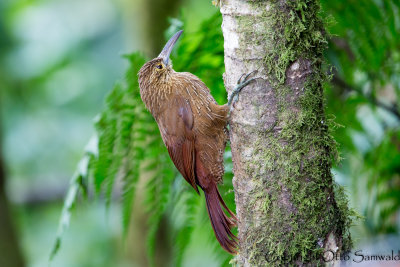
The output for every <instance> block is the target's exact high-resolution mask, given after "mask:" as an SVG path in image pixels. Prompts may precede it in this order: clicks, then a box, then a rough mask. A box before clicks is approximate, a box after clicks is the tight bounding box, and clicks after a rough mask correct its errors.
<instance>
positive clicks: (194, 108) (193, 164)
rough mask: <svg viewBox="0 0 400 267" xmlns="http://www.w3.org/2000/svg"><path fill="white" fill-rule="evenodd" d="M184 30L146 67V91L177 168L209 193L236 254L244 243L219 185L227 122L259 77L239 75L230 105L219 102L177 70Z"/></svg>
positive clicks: (226, 242) (220, 231) (218, 230)
mask: <svg viewBox="0 0 400 267" xmlns="http://www.w3.org/2000/svg"><path fill="white" fill-rule="evenodd" d="M181 34H182V31H179V32H177V33H176V34H175V35H174V36H173V37H172V38H171V39H170V40H169V41H168V42H167V44H166V45H165V47H164V49H163V50H162V52H161V53H160V55H159V56H158V57H156V58H154V59H152V60H150V61H149V62H147V63H146V64H144V65H143V67H142V68H141V69H140V71H139V87H140V95H141V98H142V100H143V102H144V103H145V105H146V108H147V109H148V110H149V111H150V112H151V114H152V115H153V117H154V119H155V120H156V121H157V124H158V128H159V129H160V133H161V137H162V140H163V141H164V144H165V146H166V147H167V149H168V153H169V155H170V157H171V159H172V161H173V162H174V164H175V166H176V168H177V169H178V170H179V172H180V173H181V174H182V176H183V178H185V180H186V181H187V182H188V183H189V184H190V185H191V186H192V187H193V188H194V189H195V190H196V192H197V193H199V190H198V188H197V186H199V187H200V188H201V189H202V190H203V191H204V195H205V198H206V204H207V211H208V215H209V217H210V221H211V225H212V227H213V229H214V232H215V236H216V237H217V240H218V242H219V243H220V244H221V246H222V247H223V248H224V249H225V250H226V251H228V252H229V253H232V254H235V253H237V246H238V244H237V238H236V237H235V235H234V234H233V233H232V228H233V227H234V226H235V225H236V220H237V219H236V216H235V214H234V213H233V212H232V211H230V210H229V208H228V207H227V206H226V204H225V202H224V200H223V199H222V197H221V195H220V193H219V192H218V188H217V184H218V183H220V182H222V176H223V174H224V163H223V155H224V150H225V145H226V141H227V138H228V136H227V128H226V125H227V120H228V116H229V111H230V106H231V103H232V100H233V98H234V97H235V95H237V94H238V93H239V91H240V90H241V89H242V88H243V87H244V86H246V85H247V84H248V83H249V82H251V81H252V80H253V79H249V80H247V78H248V76H249V75H247V76H245V78H244V80H243V82H240V80H241V79H239V81H238V86H237V87H236V88H235V90H234V92H233V93H232V94H231V96H230V97H229V101H228V104H226V105H222V106H221V105H218V104H217V102H216V101H215V100H214V98H213V97H212V96H211V94H210V90H209V89H208V88H207V86H206V85H205V84H204V83H203V82H202V81H201V80H200V79H199V78H198V77H196V76H195V75H193V74H191V73H188V72H176V71H174V70H173V69H172V65H171V60H170V59H169V56H170V54H171V51H172V49H173V47H174V45H175V43H176V41H177V40H178V38H179V37H180V35H181ZM242 77H243V75H242ZM242 77H241V78H242ZM221 206H222V207H223V208H224V209H225V210H226V211H227V213H228V214H229V215H230V216H228V215H227V214H225V212H224V211H223V209H222V207H221Z"/></svg>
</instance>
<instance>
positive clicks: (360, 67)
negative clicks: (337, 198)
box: [321, 0, 400, 234]
mask: <svg viewBox="0 0 400 267" xmlns="http://www.w3.org/2000/svg"><path fill="white" fill-rule="evenodd" d="M321 3H322V7H323V10H324V12H325V15H328V16H331V17H332V18H333V21H334V22H333V23H330V24H329V25H328V30H329V32H330V34H332V38H331V39H330V42H329V48H328V50H327V51H326V54H325V55H326V58H327V59H328V61H329V62H330V63H331V64H332V65H333V66H334V67H335V71H334V74H335V75H334V77H333V80H332V82H331V83H330V84H328V85H327V86H326V93H327V94H326V95H327V104H328V113H330V114H334V115H335V117H336V122H338V123H339V124H341V125H344V126H345V127H341V128H339V129H337V131H336V133H335V139H336V140H337V141H338V143H339V144H340V146H341V148H340V150H341V153H342V155H343V158H344V159H343V161H342V163H341V165H339V166H337V167H336V169H335V172H336V173H338V176H339V177H348V179H347V180H346V181H343V180H342V181H341V182H342V183H345V184H347V185H348V186H349V187H350V188H351V192H352V194H351V195H350V196H351V198H352V199H351V200H352V202H353V205H354V206H357V209H358V210H359V211H360V213H361V214H362V215H363V216H364V217H365V222H364V226H365V228H366V230H365V231H366V232H367V233H369V234H378V233H380V234H386V233H393V232H398V230H399V228H398V226H396V225H398V224H399V219H396V217H398V214H399V207H400V206H399V204H400V203H399V201H398V199H397V200H396V198H395V197H394V198H393V197H389V196H394V195H396V192H398V191H399V189H400V187H399V186H400V177H399V166H400V161H399V160H398V157H397V156H396V155H397V154H399V152H400V149H399V147H398V146H397V145H396V144H397V143H398V133H399V125H400V113H399V106H398V103H399V92H400V80H399V77H400V76H399V73H400V72H399V71H400V52H399V51H400V36H399V34H398V33H399V32H400V23H399V20H400V15H399V14H400V12H399V11H400V2H399V1H395V0H382V1H372V0H370V1H364V2H363V3H362V4H361V3H360V4H359V3H357V2H353V1H351V2H349V1H325V0H323V1H321ZM388 166H391V167H388Z"/></svg>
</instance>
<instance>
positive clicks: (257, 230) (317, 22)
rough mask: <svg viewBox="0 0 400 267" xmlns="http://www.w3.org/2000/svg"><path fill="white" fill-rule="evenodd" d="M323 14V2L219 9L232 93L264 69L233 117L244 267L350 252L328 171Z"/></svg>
mask: <svg viewBox="0 0 400 267" xmlns="http://www.w3.org/2000/svg"><path fill="white" fill-rule="evenodd" d="M318 12H319V1H317V0H296V1H289V0H287V1H285V0H276V1H274V0H270V1H255V0H253V1H250V0H249V1H244V0H224V1H221V13H222V16H223V24H222V30H223V35H224V50H225V69H226V70H225V74H224V82H225V87H226V88H227V91H228V93H230V92H231V91H232V89H233V88H234V86H235V85H236V81H237V79H238V78H239V77H240V75H241V74H243V73H249V72H251V71H253V70H258V73H257V74H256V75H255V76H256V78H257V79H256V81H255V82H253V83H251V84H250V85H249V86H247V87H245V88H244V89H243V90H242V92H241V93H240V94H239V99H238V101H237V102H236V103H235V105H234V109H233V111H232V113H231V118H230V127H231V130H230V140H231V148H232V160H233V163H234V168H233V171H234V174H235V177H234V180H233V184H234V189H235V201H236V209H237V215H238V219H239V223H238V230H239V244H240V249H239V254H238V256H237V257H236V262H237V263H238V264H239V265H240V266H282V265H297V266H302V265H306V264H310V265H311V266H316V265H324V259H325V260H329V259H330V257H331V255H332V253H343V252H345V251H347V250H348V249H349V248H350V246H351V240H350V235H349V233H348V227H349V225H350V219H349V210H348V208H347V199H346V198H345V197H344V195H343V194H342V190H340V189H341V188H340V187H338V186H336V185H335V183H334V181H333V179H332V175H331V172H330V170H331V165H332V161H333V158H334V157H335V156H336V143H335V141H334V140H333V138H332V137H331V135H330V132H329V128H328V122H327V119H326V117H325V115H324V105H323V104H324V102H323V88H322V83H323V82H324V81H326V80H327V76H326V75H325V74H324V71H323V69H322V66H323V64H322V63H323V56H322V52H323V50H324V48H325V44H326V40H325V38H324V29H323V22H322V20H321V19H320V18H319V17H318ZM337 189H339V190H337ZM327 250H328V251H332V253H331V252H328V253H325V252H326V251H327ZM332 263H333V262H332Z"/></svg>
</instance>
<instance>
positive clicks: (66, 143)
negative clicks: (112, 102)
mask: <svg viewBox="0 0 400 267" xmlns="http://www.w3.org/2000/svg"><path fill="white" fill-rule="evenodd" d="M321 5H322V16H324V17H326V18H327V25H326V28H327V30H328V32H329V33H330V34H331V35H332V36H331V38H330V39H329V43H328V48H327V50H326V53H325V56H326V60H327V62H328V64H330V65H331V66H334V68H333V69H331V70H330V71H331V72H332V73H333V74H334V77H333V79H332V80H331V82H330V83H329V84H326V85H325V92H326V108H327V113H328V116H329V117H330V118H334V121H335V122H336V124H337V125H336V126H337V127H335V128H336V129H335V131H334V136H335V139H336V140H337V142H338V143H339V151H340V153H341V157H342V160H341V162H340V163H339V164H337V165H336V166H335V167H334V168H333V170H332V172H333V174H334V176H335V179H336V181H337V182H338V183H339V184H342V185H344V186H345V188H346V193H347V195H348V197H349V199H350V205H351V207H353V208H354V209H355V210H356V211H357V212H358V213H359V214H361V215H362V216H364V219H363V220H360V221H358V222H356V224H355V225H354V226H353V228H352V233H353V239H354V242H355V248H357V249H365V250H370V251H376V247H377V244H379V247H380V249H381V250H383V251H385V249H386V251H387V250H389V251H390V250H391V249H398V248H399V247H400V236H399V230H400V224H399V222H400V212H399V211H400V153H399V152H400V131H399V124H400V113H399V109H398V104H399V99H400V98H399V97H400V95H399V94H400V16H399V14H400V3H399V1H397V0H393V1H391V0H387V1H384V0H381V1H380V0H374V1H372V0H365V1H345V0H341V1H328V0H322V1H321ZM168 18H170V19H168ZM171 18H176V19H171ZM220 23H221V17H220V15H219V12H218V9H217V8H215V7H214V6H212V5H211V1H208V0H207V1H206V0H204V1H196V0H177V1H163V0H150V1H149V0H131V1H128V0H52V1H50V0H2V1H1V2H0V148H1V150H0V266H2V267H3V266H10V267H14V266H46V265H47V264H48V257H49V254H50V251H51V249H52V246H53V243H54V240H55V236H56V231H57V225H58V221H59V216H60V211H61V209H62V205H63V199H64V196H65V194H66V191H67V189H68V184H69V180H70V177H71V176H72V175H73V173H74V170H75V168H76V165H77V163H78V161H79V160H80V158H81V157H82V154H83V149H84V147H85V145H86V143H87V142H88V140H89V139H90V137H91V136H92V135H93V133H94V132H95V128H94V126H93V124H94V118H95V116H96V114H99V113H100V112H101V111H102V110H103V109H104V99H105V96H106V94H107V93H108V92H110V91H111V89H112V88H113V86H114V84H115V83H116V81H123V80H124V76H125V74H124V73H125V72H126V70H128V72H127V75H128V78H127V81H126V83H127V84H128V87H129V88H131V87H132V88H136V87H134V86H133V85H132V84H133V83H134V81H133V82H132V81H130V79H131V80H132V79H133V80H134V79H136V73H137V68H140V66H135V64H136V65H138V62H141V61H140V59H138V58H139V56H137V55H131V56H129V57H127V58H124V57H123V55H126V54H130V53H132V52H134V51H141V52H142V54H143V55H144V56H145V57H146V58H151V57H154V56H155V55H157V54H158V52H159V51H160V49H161V47H162V45H163V44H164V41H165V38H166V36H167V35H170V34H171V33H172V32H174V31H175V30H176V29H178V28H181V27H183V28H184V29H185V34H184V38H183V40H182V41H181V43H180V45H179V47H178V49H177V51H176V52H175V57H174V67H175V69H176V70H177V71H191V72H193V73H195V74H196V75H198V76H199V77H200V78H201V79H203V80H204V81H205V82H206V84H207V85H208V86H209V87H210V88H211V92H212V93H213V95H214V96H215V97H216V98H217V100H218V102H219V103H224V101H225V100H224V99H225V92H224V89H223V83H222V73H223V39H222V34H221V29H220ZM171 25H172V26H171ZM167 29H169V30H167ZM141 60H143V59H141ZM134 71H136V73H134ZM327 71H328V68H327ZM115 88H116V87H114V91H115V90H116V89H115ZM132 101H134V100H132ZM134 103H136V102H134ZM108 108H109V107H108ZM106 109H107V108H106ZM133 123H135V122H133ZM100 127H101V126H100ZM146 127H147V126H146ZM149 127H150V126H149ZM153 133H154V131H153ZM154 136H155V138H158V139H160V138H159V136H158V133H157V132H155V133H154ZM146 142H147V141H145V140H143V144H142V145H143V146H144V145H146ZM155 147H156V149H155V150H154V151H153V152H152V153H158V152H159V153H161V155H166V153H165V149H164V148H162V147H161V146H159V145H158V144H157V145H155ZM157 149H158V150H157ZM144 155H145V154H144ZM143 158H146V157H145V156H143ZM226 158H227V164H226V168H227V175H226V179H225V184H224V186H223V188H222V191H223V192H224V195H225V196H224V198H227V199H228V202H229V206H230V207H233V205H234V204H233V193H232V192H231V190H229V189H230V188H231V183H230V178H231V176H232V174H231V163H230V162H229V159H230V154H229V152H227V153H226ZM146 160H147V158H146ZM159 164H165V166H166V167H165V168H171V164H170V162H166V163H159ZM150 165H151V164H150ZM163 166H164V165H163ZM163 168H164V167H163ZM162 170H163V169H162ZM165 175H166V176H168V177H172V178H171V179H170V180H167V181H170V182H171V183H166V185H165V186H168V193H167V194H165V199H164V198H162V199H161V200H157V199H156V198H155V199H156V200H157V201H161V202H163V203H164V204H165V205H163V208H161V209H159V210H157V212H159V214H157V216H155V217H154V216H153V215H151V212H149V211H148V210H149V208H148V207H146V205H149V203H150V202H151V201H153V202H154V200H152V199H151V198H150V200H149V196H148V195H146V194H147V193H146V192H147V191H146V190H145V189H143V188H144V187H145V186H144V185H142V184H141V183H140V182H138V183H137V184H136V185H135V187H136V188H137V190H136V195H135V199H136V201H135V202H134V204H133V207H131V208H132V209H131V211H132V213H133V217H132V220H131V222H130V224H129V232H128V234H126V235H124V234H123V232H124V229H123V228H124V227H123V224H122V223H121V221H122V220H121V218H122V217H124V215H126V213H127V211H126V208H125V206H124V205H123V204H121V201H120V199H121V189H118V186H115V188H114V189H112V191H115V194H114V197H112V198H110V199H111V205H110V206H109V207H108V208H105V205H104V203H105V202H107V198H104V197H102V195H101V194H100V195H96V194H95V197H94V199H93V197H91V196H92V194H89V199H90V201H78V205H77V208H76V209H75V211H74V212H73V214H72V219H71V227H70V229H68V231H67V232H66V233H65V234H64V237H63V240H62V246H61V249H60V251H59V252H58V254H57V255H56V257H55V258H54V261H53V263H52V266H57V267H58V266H60V267H62V266H147V265H149V264H151V262H152V259H150V258H156V260H155V262H156V264H157V265H158V266H174V265H182V266H221V265H227V264H228V262H229V260H230V256H229V255H226V253H225V252H224V251H223V250H222V249H220V248H219V246H218V244H217V243H216V241H215V238H214V237H213V233H212V230H211V227H210V225H209V222H208V218H207V215H206V210H205V205H204V203H203V199H201V198H199V197H197V196H196V195H195V193H194V191H193V190H192V191H193V192H192V191H191V190H190V188H189V186H187V185H186V184H184V183H183V182H182V181H183V179H182V178H181V177H178V176H177V175H176V173H174V171H173V169H172V168H171V171H170V173H168V174H165ZM95 177H96V175H95ZM175 178H176V179H175ZM95 180H96V179H95ZM144 180H145V181H146V178H144ZM143 183H146V182H143ZM120 187H121V186H120ZM146 188H149V187H148V186H147V187H146ZM150 188H151V187H150ZM142 189H143V190H142ZM162 190H163V189H161V191H162ZM141 192H144V193H141ZM162 192H163V191H162ZM104 199H106V201H105V200H104ZM142 199H147V201H142ZM184 201H188V202H189V203H191V204H190V205H188V204H183V202H184ZM177 207H178V208H177ZM150 208H151V205H150ZM185 212H186V213H192V215H189V217H191V218H189V219H188V218H186V217H187V216H188V215H187V214H186V213H185ZM130 213H131V212H129V214H130ZM123 214H124V215H123ZM149 214H150V215H149ZM185 216H186V217H185ZM149 221H150V223H149ZM152 221H153V222H154V221H156V223H153V225H156V227H155V228H154V227H152V224H151V222H152ZM188 221H190V226H187V225H186V224H187V222H188ZM149 229H150V230H149ZM171 229H172V230H171ZM148 232H152V235H153V237H152V238H153V241H150V245H149V238H147V235H148ZM152 242H153V243H152ZM146 244H147V245H146ZM157 244H158V245H157ZM160 244H161V245H160ZM149 247H150V248H149ZM149 249H150V250H153V252H152V253H149V252H148V250H149ZM160 262H162V263H163V264H161V265H160Z"/></svg>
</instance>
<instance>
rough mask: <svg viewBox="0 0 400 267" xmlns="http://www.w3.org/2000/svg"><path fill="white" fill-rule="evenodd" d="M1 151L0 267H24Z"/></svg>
mask: <svg viewBox="0 0 400 267" xmlns="http://www.w3.org/2000/svg"><path fill="white" fill-rule="evenodd" d="M0 115H1V114H0ZM0 130H1V128H0ZM0 142H1V140H0ZM1 151H2V148H1V144H0V266H10V267H22V266H24V260H23V257H22V253H21V250H20V248H19V244H18V239H17V235H16V233H15V229H14V225H13V222H12V213H11V210H10V206H9V203H8V200H7V196H6V192H5V168H4V164H3V158H2V156H1Z"/></svg>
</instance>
